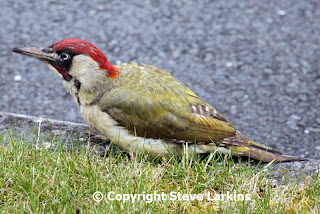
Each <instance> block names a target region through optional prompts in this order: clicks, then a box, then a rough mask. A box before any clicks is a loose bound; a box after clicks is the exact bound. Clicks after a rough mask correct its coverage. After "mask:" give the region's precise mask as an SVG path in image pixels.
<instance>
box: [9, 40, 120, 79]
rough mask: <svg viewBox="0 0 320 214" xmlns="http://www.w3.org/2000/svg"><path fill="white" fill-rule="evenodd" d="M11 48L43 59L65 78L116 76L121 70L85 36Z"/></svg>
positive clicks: (57, 73) (58, 74)
mask: <svg viewBox="0 0 320 214" xmlns="http://www.w3.org/2000/svg"><path fill="white" fill-rule="evenodd" d="M12 51H13V52H17V53H20V54H24V55H27V56H31V57H34V58H36V59H39V60H41V61H43V62H44V63H46V64H47V65H48V67H49V68H50V69H51V70H52V71H53V72H54V73H55V74H56V75H57V76H59V77H60V78H61V79H63V80H65V81H70V80H72V79H73V78H77V79H78V80H79V81H80V82H83V81H89V82H90V79H95V78H103V77H105V76H109V77H110V78H113V79H115V78H117V76H118V74H119V69H118V68H117V67H115V66H113V65H111V63H110V62H109V61H108V60H107V58H106V57H105V56H104V55H103V54H102V52H101V51H100V50H99V49H98V48H97V47H96V46H94V45H92V44H91V43H90V42H87V41H85V40H82V39H64V40H61V41H59V42H56V43H54V44H52V45H50V46H49V47H47V48H36V47H26V48H13V49H12ZM81 80H83V81H81Z"/></svg>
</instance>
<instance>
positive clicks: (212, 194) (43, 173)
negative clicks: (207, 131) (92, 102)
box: [0, 135, 320, 213]
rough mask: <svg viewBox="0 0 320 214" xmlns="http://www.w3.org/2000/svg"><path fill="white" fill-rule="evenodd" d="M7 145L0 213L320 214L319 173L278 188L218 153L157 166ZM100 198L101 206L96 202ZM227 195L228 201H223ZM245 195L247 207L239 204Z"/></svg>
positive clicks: (1, 159) (142, 158)
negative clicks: (132, 200) (130, 198)
mask: <svg viewBox="0 0 320 214" xmlns="http://www.w3.org/2000/svg"><path fill="white" fill-rule="evenodd" d="M4 139H5V138H4V136H3V135H0V142H1V145H5V144H7V145H6V146H2V147H1V153H0V165H1V168H0V211H1V213H22V212H28V213H29V212H30V213H77V212H79V211H80V212H81V213H116V212H125V213H142V212H143V213H145V212H148V213H178V212H179V213H180V212H182V213H197V212H200V213H201V212H212V213H214V212H219V213H223V212H224V213H230V212H232V213H233V212H240V213H276V212H277V213H309V212H311V213H320V200H319V198H320V191H319V189H320V175H319V174H318V175H316V176H315V177H314V178H310V177H308V178H303V179H304V180H303V183H304V184H302V185H301V184H299V183H301V180H297V181H296V182H290V183H287V184H285V185H279V184H276V183H274V182H271V181H270V180H269V179H268V176H270V172H268V174H266V171H265V170H263V169H261V170H257V168H256V167H252V166H250V165H247V164H245V163H240V164H237V165H235V164H234V163H233V160H232V159H230V158H228V157H222V156H219V155H218V154H212V155H210V156H208V157H206V158H204V159H200V158H193V159H185V158H182V159H179V158H171V159H170V160H165V159H162V160H160V161H159V160H153V159H151V158H149V157H148V156H146V155H143V154H141V155H137V156H133V155H131V157H127V156H121V155H110V156H108V157H98V156H95V155H93V154H92V153H91V150H90V148H89V147H88V149H82V150H72V151H65V150H63V149H62V147H59V146H58V147H57V148H56V149H54V151H52V149H50V148H49V149H48V148H47V149H45V148H44V146H43V147H42V146H41V140H40V146H39V147H35V146H30V144H29V143H30V142H26V140H25V139H23V138H19V139H17V140H13V138H11V140H9V142H7V141H5V140H4ZM97 191H99V192H101V193H102V194H103V197H102V198H101V197H100V195H98V194H96V195H95V197H96V199H102V200H101V201H100V202H97V201H96V200H94V198H93V195H94V193H95V192H97ZM155 191H156V193H155ZM110 192H111V193H110ZM228 192H229V196H230V194H233V196H232V197H231V198H230V197H229V199H227V196H226V195H225V196H224V195H223V194H227V193H228ZM108 193H109V196H110V197H108ZM162 193H163V194H170V193H171V194H172V195H171V196H170V195H169V196H167V199H168V198H171V199H175V198H178V197H179V193H180V194H189V195H188V197H189V200H183V199H187V196H183V197H185V198H182V196H180V197H181V200H165V198H164V196H161V194H162ZM117 194H140V196H139V195H137V196H136V197H140V198H136V200H135V202H134V203H132V202H131V200H129V201H124V200H127V199H128V198H126V197H129V196H124V195H123V196H122V200H116V199H115V198H116V197H117V198H118V199H120V197H121V195H117ZM148 194H150V195H151V196H150V195H148ZM154 194H155V195H157V194H159V196H154ZM190 194H191V195H190ZM192 194H196V196H194V195H192ZM241 194H243V195H244V196H245V195H246V194H249V195H247V196H248V197H247V198H244V199H250V200H235V199H242V196H241ZM151 197H158V199H161V200H158V201H153V200H152V198H151ZM190 197H199V198H198V199H195V200H193V198H190ZM201 197H203V198H201ZM223 197H224V200H222V199H223ZM138 199H140V200H138ZM214 199H215V200H214ZM219 199H220V200H219Z"/></svg>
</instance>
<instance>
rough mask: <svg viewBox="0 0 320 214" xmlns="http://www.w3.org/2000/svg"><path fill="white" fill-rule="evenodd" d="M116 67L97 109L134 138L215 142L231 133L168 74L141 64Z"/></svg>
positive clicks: (211, 110) (224, 121)
mask: <svg viewBox="0 0 320 214" xmlns="http://www.w3.org/2000/svg"><path fill="white" fill-rule="evenodd" d="M118 67H119V68H120V75H119V76H118V78H117V79H116V80H114V81H115V82H114V83H113V84H114V85H113V88H112V89H110V90H109V92H108V93H106V94H105V95H104V96H103V97H102V99H100V101H99V106H100V108H101V110H102V111H104V112H106V113H108V114H109V115H110V116H112V118H114V119H115V120H116V121H117V122H118V123H119V124H120V125H121V126H124V127H126V128H127V129H128V130H131V131H132V132H135V133H136V134H137V136H139V137H147V138H160V139H179V140H183V141H194V140H196V141H197V142H211V139H212V140H213V141H215V142H218V141H221V140H222V139H223V138H226V137H230V136H233V135H234V134H235V129H234V127H233V126H232V124H231V123H230V122H229V121H228V120H227V119H225V118H224V117H223V116H222V115H221V114H220V113H219V112H218V111H216V110H215V109H214V108H213V107H212V106H210V105H209V104H208V103H206V102H205V101H203V100H202V99H200V98H199V97H197V96H196V95H195V94H194V93H193V92H192V91H191V90H189V89H188V88H187V87H186V86H184V85H183V84H182V83H180V82H178V81H177V80H176V79H174V77H173V76H172V75H171V74H170V73H169V72H167V71H165V70H163V69H160V68H157V67H154V66H149V65H142V64H122V65H120V66H118ZM120 89H121V90H120Z"/></svg>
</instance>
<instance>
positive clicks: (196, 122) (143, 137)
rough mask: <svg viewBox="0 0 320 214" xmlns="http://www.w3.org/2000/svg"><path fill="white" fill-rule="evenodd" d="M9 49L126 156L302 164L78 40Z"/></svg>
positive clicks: (154, 72) (143, 68)
mask: <svg viewBox="0 0 320 214" xmlns="http://www.w3.org/2000/svg"><path fill="white" fill-rule="evenodd" d="M12 51H14V52H17V53H20V54H24V55H27V56H31V57H34V58H36V59H39V60H41V61H43V62H44V63H45V64H47V66H48V67H49V68H50V69H51V70H52V71H53V72H54V73H55V74H56V75H57V76H58V77H60V78H61V79H62V81H63V85H64V87H65V88H66V89H67V90H68V91H69V92H70V94H71V95H72V96H73V97H74V100H75V102H76V103H77V105H78V107H79V109H80V112H81V114H82V116H83V118H84V119H85V121H86V122H87V123H88V124H89V125H90V126H91V127H92V128H93V129H95V130H97V131H98V132H99V133H101V134H103V135H104V136H106V137H107V138H108V139H110V140H111V141H113V142H114V143H115V144H116V145H118V146H119V147H121V148H122V149H124V150H126V151H133V152H138V153H139V152H142V151H147V152H149V153H150V154H151V155H153V156H159V157H161V156H169V155H170V154H173V153H175V152H177V153H178V154H180V155H184V154H185V153H186V152H187V153H188V155H189V156H191V155H193V154H195V153H210V152H214V151H218V152H221V153H224V154H232V155H236V156H247V157H251V158H253V159H257V160H262V161H264V162H270V161H273V160H275V161H295V160H303V159H302V158H297V157H290V156H286V155H283V154H281V153H280V152H278V151H275V150H273V149H270V148H267V147H265V146H262V145H259V144H257V143H255V142H253V141H252V140H250V138H248V137H246V136H244V135H242V134H241V133H240V132H238V131H237V130H236V129H235V128H234V126H233V125H232V124H231V123H230V122H229V121H228V120H227V119H226V118H225V117H223V116H222V115H221V114H220V113H219V112H218V111H217V110H216V109H215V108H213V107H212V106H211V105H209V104H208V103H207V102H205V101H204V100H202V99H201V98H199V97H198V96H197V95H195V94H194V93H193V92H192V91H191V90H190V89H188V88H187V87H186V86H185V85H183V84H182V83H180V82H179V81H177V80H176V79H175V78H174V77H173V76H172V75H171V74H170V73H169V72H168V71H166V70H163V69H161V68H158V67H155V66H152V65H145V64H137V63H124V64H121V65H112V64H110V62H109V61H108V60H107V58H106V57H105V56H104V55H103V54H102V52H101V51H100V50H99V49H98V48H97V47H95V46H94V45H92V44H91V43H89V42H87V41H85V40H81V39H65V40H61V41H58V42H56V43H54V44H53V45H51V46H49V47H47V48H35V47H29V48H14V49H12ZM174 151H175V152H174Z"/></svg>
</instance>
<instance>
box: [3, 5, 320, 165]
mask: <svg viewBox="0 0 320 214" xmlns="http://www.w3.org/2000/svg"><path fill="white" fill-rule="evenodd" d="M128 2H130V3H128ZM128 2H125V1H99V0H92V1H76V2H75V1H40V0H35V1H27V0H14V1H8V0H4V1H1V3H0V6H1V7H0V26H1V28H0V47H1V48H0V65H1V66H0V93H1V97H0V110H1V111H7V112H13V113H21V114H28V115H34V116H40V115H41V116H45V117H48V118H52V119H60V120H68V121H74V122H84V120H83V119H82V118H81V115H80V113H79V111H78V109H77V107H76V104H75V103H74V101H73V99H72V97H71V96H70V95H69V94H68V93H67V92H66V90H65V89H64V88H63V86H62V83H61V81H60V80H59V79H58V78H56V77H55V75H54V74H53V73H52V72H50V71H49V69H48V68H46V67H45V65H43V64H42V63H41V62H39V61H36V60H34V59H32V58H28V57H24V56H20V55H18V54H14V53H12V52H11V48H13V47H24V46H42V47H43V46H48V45H50V44H52V43H53V42H56V41H58V40H61V39H64V38H70V37H78V38H82V39H86V40H88V41H90V42H92V43H93V44H95V45H96V46H97V47H98V48H99V49H100V50H102V52H103V53H104V54H105V55H106V56H107V58H108V59H109V61H110V62H111V63H114V64H118V63H122V62H139V63H146V64H152V65H156V66H159V67H162V68H164V69H167V70H168V71H170V72H171V73H172V74H173V75H174V76H175V77H176V78H177V79H178V80H180V81H181V82H183V83H185V84H186V85H187V86H188V87H189V88H190V89H191V90H193V91H194V92H195V93H196V94H198V95H199V96H200V97H202V98H203V99H204V100H206V101H207V102H209V103H210V104H212V105H213V106H214V107H216V108H217V109H218V110H219V111H220V112H221V113H223V115H224V116H225V117H227V118H228V119H229V120H230V121H231V122H232V123H233V124H234V125H235V126H236V127H237V128H238V129H239V130H240V131H241V132H242V133H244V134H246V135H248V136H250V137H251V138H252V139H253V140H256V141H258V142H260V143H262V144H265V145H267V146H271V147H273V148H275V149H278V150H280V151H282V152H284V153H286V154H291V155H299V156H303V157H308V158H318V159H319V157H320V96H319V94H320V49H319V48H320V47H319V44H320V39H319V38H320V37H319V35H320V2H319V1H318V0H309V1H299V0H280V1H270V0H262V1H254V0H245V1H244V0H243V1H239V0H230V1H222V0H219V1H189V0H188V1H176V2H177V3H173V1H170V0H162V1H141V0H135V1H128ZM196 2H198V3H196Z"/></svg>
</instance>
